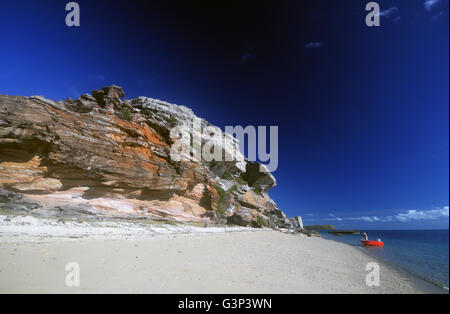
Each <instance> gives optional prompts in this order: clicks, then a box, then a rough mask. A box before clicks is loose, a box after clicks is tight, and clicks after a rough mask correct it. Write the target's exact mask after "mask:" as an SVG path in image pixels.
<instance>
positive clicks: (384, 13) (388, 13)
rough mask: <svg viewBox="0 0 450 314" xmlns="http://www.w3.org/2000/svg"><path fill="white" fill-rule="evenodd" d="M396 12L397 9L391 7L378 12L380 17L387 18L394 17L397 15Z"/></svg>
mask: <svg viewBox="0 0 450 314" xmlns="http://www.w3.org/2000/svg"><path fill="white" fill-rule="evenodd" d="M398 11H399V9H398V8H397V7H392V8H389V9H387V10H384V11H381V12H380V16H383V17H387V18H389V17H392V16H394V15H397V13H398Z"/></svg>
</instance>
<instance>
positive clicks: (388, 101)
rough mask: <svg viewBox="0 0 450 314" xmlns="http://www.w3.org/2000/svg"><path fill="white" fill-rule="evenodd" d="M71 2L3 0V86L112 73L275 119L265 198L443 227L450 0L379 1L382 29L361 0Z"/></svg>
mask: <svg viewBox="0 0 450 314" xmlns="http://www.w3.org/2000/svg"><path fill="white" fill-rule="evenodd" d="M67 2H68V1H64V0H53V1H51V0H40V1H35V0H31V1H23V0H14V1H13V0H0V4H1V10H0V38H1V41H2V44H1V49H0V69H1V71H0V93H1V94H13V95H36V94H39V95H45V96H46V97H47V98H51V99H65V98H67V97H72V98H77V97H78V96H79V95H80V94H81V93H86V92H90V91H91V90H93V89H97V88H100V87H102V86H105V85H109V84H112V83H114V84H116V85H120V86H123V87H124V89H125V93H126V97H127V98H134V97H137V96H141V95H145V96H149V97H153V98H159V99H163V100H166V101H169V102H172V103H176V104H184V105H187V106H189V107H191V108H192V109H193V110H194V112H195V113H196V114H197V115H199V116H201V117H203V118H205V119H207V120H208V121H210V122H211V123H213V124H216V125H219V126H221V127H224V126H225V125H243V126H246V125H255V126H257V125H267V126H269V125H278V126H279V132H280V134H279V146H280V151H279V167H278V170H277V171H276V172H275V176H276V177H277V180H278V187H276V188H275V189H273V190H272V191H271V192H270V194H271V196H272V197H273V199H274V200H275V201H276V202H277V203H278V205H279V207H280V208H281V209H283V210H284V211H285V212H286V213H287V214H288V215H289V216H293V215H301V216H302V217H303V218H304V220H305V223H307V224H312V223H333V224H335V225H336V226H338V227H341V228H373V229H384V228H391V229H392V228H394V229H396V228H401V229H405V228H406V229H408V228H409V229H414V228H448V223H449V220H448V207H447V208H445V207H446V206H448V204H449V194H448V193H449V192H448V191H449V146H448V145H449V90H448V84H449V72H448V71H449V62H448V61H449V19H448V15H449V14H448V12H449V11H448V1H447V0H440V1H436V0H427V1H426V0H404V1H401V0H385V1H378V3H379V4H380V6H381V10H382V11H383V12H384V13H382V18H381V26H380V27H372V28H369V27H367V26H366V25H365V15H366V14H367V13H366V12H365V10H364V8H365V4H366V3H367V2H368V1H361V0H346V1H331V0H329V1H319V0H308V1H286V2H283V1H277V2H266V1H253V2H249V1H201V2H199V1H180V2H178V3H177V2H173V1H172V2H170V1H164V2H161V3H157V2H155V1H145V2H144V1H142V2H140V1H112V0H108V1H103V0H96V1H91V0H79V1H78V3H79V4H80V7H81V26H80V27H72V28H69V27H67V26H66V25H65V16H66V13H67V12H65V10H64V9H65V4H66V3H67ZM147 2H148V3H147ZM162 3H164V4H162ZM427 4H428V5H427ZM411 210H415V212H408V211H411Z"/></svg>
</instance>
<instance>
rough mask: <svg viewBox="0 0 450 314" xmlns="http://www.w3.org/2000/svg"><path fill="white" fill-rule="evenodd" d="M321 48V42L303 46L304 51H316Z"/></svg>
mask: <svg viewBox="0 0 450 314" xmlns="http://www.w3.org/2000/svg"><path fill="white" fill-rule="evenodd" d="M322 46H323V42H321V41H311V42H309V43H307V44H306V45H305V48H306V49H318V48H321V47H322Z"/></svg>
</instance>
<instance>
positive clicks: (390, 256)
mask: <svg viewBox="0 0 450 314" xmlns="http://www.w3.org/2000/svg"><path fill="white" fill-rule="evenodd" d="M364 231H365V232H366V233H367V235H368V236H369V240H377V239H378V238H381V240H382V241H383V242H384V247H382V248H377V247H363V246H362V244H361V242H360V238H361V236H360V235H344V236H334V235H331V234H328V232H326V231H319V233H320V234H321V235H322V237H323V238H325V239H331V240H335V241H339V242H343V243H347V244H350V245H353V246H358V247H361V249H363V250H365V251H366V252H368V253H369V254H373V255H374V256H375V257H377V258H379V259H381V260H384V261H386V262H388V263H390V264H393V265H394V266H397V267H399V268H401V269H403V270H405V271H407V272H409V273H411V274H412V275H415V276H417V277H420V278H422V279H425V280H427V281H429V282H431V283H433V284H435V285H438V286H441V287H447V288H446V289H448V286H449V272H448V267H449V265H448V258H449V257H448V254H449V252H448V247H449V243H448V234H449V231H448V230H364ZM361 234H362V232H361Z"/></svg>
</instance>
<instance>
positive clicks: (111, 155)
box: [0, 86, 291, 227]
mask: <svg viewBox="0 0 450 314" xmlns="http://www.w3.org/2000/svg"><path fill="white" fill-rule="evenodd" d="M124 96H125V94H124V92H123V90H122V89H121V88H120V87H117V86H110V87H104V88H103V89H102V90H94V91H93V92H92V94H91V95H89V94H85V95H82V96H81V97H80V99H77V100H72V99H67V100H65V101H58V102H54V101H51V100H48V99H45V98H43V97H41V96H32V97H21V96H5V95H0V209H5V208H6V209H11V210H18V211H25V212H28V213H36V214H40V215H95V216H106V217H133V218H151V219H173V220H178V221H213V222H221V223H226V222H228V223H233V224H238V225H246V226H261V225H267V226H272V227H277V226H280V227H285V226H289V225H290V224H291V223H290V221H289V220H287V219H286V216H285V215H284V214H283V212H282V211H281V210H280V209H278V207H277V205H276V204H275V202H274V201H273V200H272V199H270V197H269V196H268V194H267V191H268V190H269V189H270V188H272V187H274V186H275V185H276V182H275V179H274V177H273V176H272V175H271V174H270V173H265V172H260V169H259V165H258V164H255V163H252V162H249V161H247V160H246V159H245V158H244V157H243V156H242V155H240V154H237V156H238V158H237V159H236V160H235V161H223V162H216V161H212V162H206V161H204V160H197V161H196V160H193V159H186V160H180V161H177V162H175V161H173V160H172V159H171V155H170V146H171V144H172V143H173V142H174V141H175V139H174V138H173V137H172V136H171V130H172V129H173V128H174V127H179V128H186V129H189V130H190V128H191V126H192V125H191V124H192V121H193V118H197V117H196V116H195V115H194V113H193V112H192V111H191V110H190V109H189V108H187V107H184V106H177V105H173V104H169V103H166V102H163V101H159V100H155V99H151V98H146V97H139V98H137V99H133V100H122V98H123V97H124ZM201 124H202V126H209V124H208V123H207V122H206V121H205V120H201ZM200 136H202V135H200ZM204 140H205V139H204V138H203V137H202V141H204ZM232 149H233V148H230V147H223V150H224V152H225V153H227V152H229V151H230V150H232Z"/></svg>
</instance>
